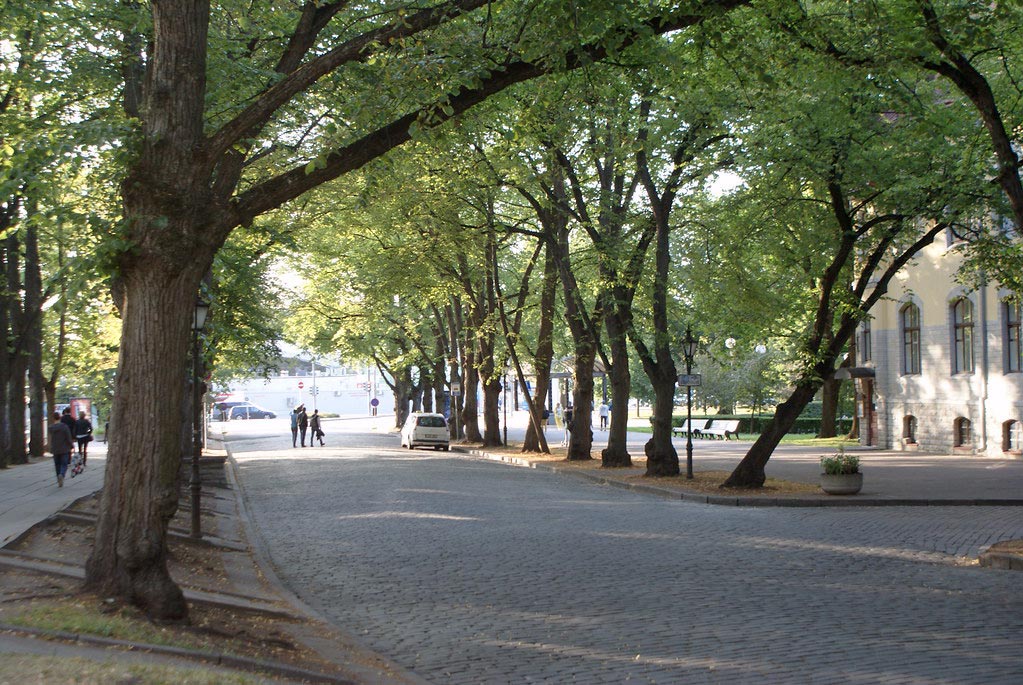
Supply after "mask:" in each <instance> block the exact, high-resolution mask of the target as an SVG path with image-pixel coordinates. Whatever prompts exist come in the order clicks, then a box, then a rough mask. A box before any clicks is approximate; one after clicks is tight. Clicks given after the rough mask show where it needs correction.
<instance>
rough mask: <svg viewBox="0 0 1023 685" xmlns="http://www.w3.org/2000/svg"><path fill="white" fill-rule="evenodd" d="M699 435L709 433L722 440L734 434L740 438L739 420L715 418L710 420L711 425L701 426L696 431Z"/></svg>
mask: <svg viewBox="0 0 1023 685" xmlns="http://www.w3.org/2000/svg"><path fill="white" fill-rule="evenodd" d="M696 434H697V435H701V436H703V435H709V436H711V437H720V438H721V439H722V440H727V439H728V436H729V435H734V436H735V439H736V440H738V439H739V420H738V419H731V420H722V419H715V420H713V421H711V422H710V425H709V426H707V427H706V428H701V429H700V430H698V431H696Z"/></svg>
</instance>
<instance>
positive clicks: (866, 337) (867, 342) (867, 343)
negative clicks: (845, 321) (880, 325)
mask: <svg viewBox="0 0 1023 685" xmlns="http://www.w3.org/2000/svg"><path fill="white" fill-rule="evenodd" d="M871 342H872V341H871V339H870V319H865V320H864V321H863V328H862V329H860V363H861V364H865V363H867V362H869V361H870V359H871V355H872V354H873V351H872V350H871Z"/></svg>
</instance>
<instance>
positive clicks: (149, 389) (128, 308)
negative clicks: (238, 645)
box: [86, 269, 205, 619]
mask: <svg viewBox="0 0 1023 685" xmlns="http://www.w3.org/2000/svg"><path fill="white" fill-rule="evenodd" d="M140 271H141V270H136V271H135V272H133V273H129V274H126V275H125V290H124V292H125V299H124V302H123V305H122V309H121V311H122V316H123V320H122V326H121V355H120V360H119V363H118V367H117V388H116V390H115V392H114V405H113V412H112V415H111V420H110V423H111V433H112V435H111V436H110V438H109V448H108V458H107V465H106V477H105V480H104V487H103V497H102V500H101V503H100V509H99V515H98V518H97V522H96V541H95V544H94V546H93V550H92V554H91V555H90V557H89V560H88V562H87V564H86V587H87V588H89V589H90V590H92V591H94V592H96V593H97V594H98V595H100V596H101V597H109V596H117V597H123V598H126V599H128V600H129V601H130V602H132V603H133V604H135V605H137V606H140V607H142V608H143V609H144V610H145V611H146V612H147V613H148V614H150V615H151V616H154V617H159V618H163V619H182V618H185V617H186V616H187V614H188V609H187V606H186V604H185V599H184V596H183V595H182V593H181V590H180V589H179V588H178V586H177V585H176V584H175V583H174V581H173V580H171V577H170V574H169V573H168V572H167V564H166V560H167V539H166V537H167V525H168V522H169V521H170V519H171V517H172V516H173V515H174V512H175V510H176V509H177V503H178V486H179V481H178V474H179V466H180V463H181V454H180V445H181V441H180V435H179V430H180V427H181V422H182V419H183V418H184V417H181V416H178V415H177V414H178V412H179V411H180V408H181V407H182V402H183V398H182V394H183V393H182V391H183V388H184V387H185V385H184V383H182V378H181V375H182V373H184V370H185V368H186V359H187V354H188V338H189V326H188V322H189V321H190V319H191V315H192V310H193V307H194V302H195V296H196V295H195V294H196V289H197V287H198V285H199V278H200V275H201V273H202V272H203V271H205V269H201V270H192V271H189V272H186V273H181V272H175V271H174V270H172V269H167V270H164V271H162V272H159V271H158V272H157V273H151V272H150V273H147V274H144V275H143V274H142V273H140ZM147 271H150V270H147ZM154 271H155V270H154ZM168 412H171V413H172V414H173V418H172V420H167V414H168Z"/></svg>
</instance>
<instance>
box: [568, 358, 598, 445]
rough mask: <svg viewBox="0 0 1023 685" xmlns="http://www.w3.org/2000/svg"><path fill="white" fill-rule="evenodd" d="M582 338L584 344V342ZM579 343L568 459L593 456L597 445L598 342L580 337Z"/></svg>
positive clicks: (574, 372) (573, 372) (573, 375)
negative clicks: (595, 373) (595, 374)
mask: <svg viewBox="0 0 1023 685" xmlns="http://www.w3.org/2000/svg"><path fill="white" fill-rule="evenodd" d="M580 342H582V344H580ZM580 342H577V343H576V346H575V366H574V368H573V369H572V377H573V381H574V382H573V387H572V404H573V407H572V425H571V426H569V427H568V428H569V430H570V431H571V437H570V439H569V442H568V460H569V461H581V460H586V459H592V458H593V457H592V456H591V455H590V451H591V449H592V448H593V426H592V424H593V362H594V361H595V360H596V358H597V346H596V344H595V343H592V341H591V344H589V345H587V344H586V341H580Z"/></svg>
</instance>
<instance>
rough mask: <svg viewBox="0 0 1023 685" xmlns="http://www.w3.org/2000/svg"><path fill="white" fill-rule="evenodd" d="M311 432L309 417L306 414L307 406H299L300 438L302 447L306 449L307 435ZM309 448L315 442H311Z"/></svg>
mask: <svg viewBox="0 0 1023 685" xmlns="http://www.w3.org/2000/svg"><path fill="white" fill-rule="evenodd" d="M308 430H309V415H308V414H306V413H305V405H304V404H300V405H298V433H299V438H300V440H301V442H302V447H305V434H306V431H308ZM309 446H310V447H312V446H313V441H312V440H311V439H310V440H309Z"/></svg>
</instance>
